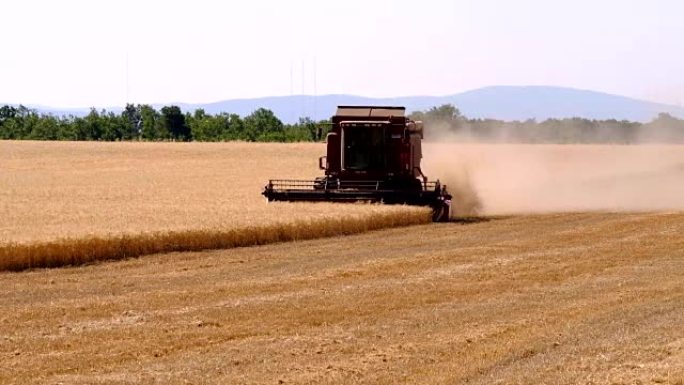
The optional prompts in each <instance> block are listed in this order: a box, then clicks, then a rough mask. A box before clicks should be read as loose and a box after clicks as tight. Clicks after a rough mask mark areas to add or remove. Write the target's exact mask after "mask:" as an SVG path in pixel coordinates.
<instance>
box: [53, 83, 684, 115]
mask: <svg viewBox="0 0 684 385" xmlns="http://www.w3.org/2000/svg"><path fill="white" fill-rule="evenodd" d="M447 103H448V104H453V105H455V106H456V107H458V108H459V109H460V110H461V112H462V113H463V114H464V115H465V116H467V117H469V118H492V119H500V120H509V121H510V120H527V119H536V120H538V121H541V120H546V119H548V118H559V119H560V118H570V117H582V118H588V119H616V120H631V121H639V122H647V121H650V120H652V119H653V118H654V117H655V116H656V115H657V114H658V113H661V112H666V113H669V114H671V115H673V116H676V117H678V118H682V119H684V107H679V106H673V105H667V104H660V103H654V102H649V101H643V100H638V99H633V98H628V97H624V96H618V95H611V94H606V93H602V92H595V91H586V90H578V89H572V88H563V87H544V86H495V87H485V88H480V89H476V90H472V91H467V92H463V93H459V94H454V95H448V96H406V97H397V98H367V97H362V96H354V95H320V96H311V95H293V96H278V97H264V98H255V99H234V100H225V101H221V102H216V103H208V104H184V103H178V104H177V105H179V106H180V107H181V108H182V109H183V110H185V111H193V110H195V109H197V108H203V109H204V110H205V111H207V112H208V113H211V114H215V113H220V112H231V113H237V114H239V115H242V116H244V115H248V114H249V113H251V112H252V111H254V110H255V109H257V108H261V107H263V108H267V109H270V110H272V111H273V112H274V113H275V114H276V116H278V117H279V118H280V119H281V120H283V121H284V122H288V123H292V122H296V121H297V119H298V118H299V117H303V116H308V117H312V118H314V119H316V120H318V119H325V118H329V117H330V115H332V114H333V112H334V111H335V107H336V106H338V105H344V104H350V105H398V106H406V108H407V109H408V110H409V111H417V110H426V109H429V108H431V107H435V106H439V105H442V104H447ZM161 106H162V105H155V107H157V108H159V107H161ZM40 110H41V111H45V112H51V113H54V114H57V115H61V114H75V115H78V114H80V113H87V109H73V110H69V111H59V110H56V109H50V108H45V107H41V108H40ZM107 110H108V111H121V108H112V109H107Z"/></svg>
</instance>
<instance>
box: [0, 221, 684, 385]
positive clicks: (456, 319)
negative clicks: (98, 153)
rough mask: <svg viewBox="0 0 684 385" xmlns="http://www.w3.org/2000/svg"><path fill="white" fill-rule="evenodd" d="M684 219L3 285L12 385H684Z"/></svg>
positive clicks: (343, 245) (3, 366)
mask: <svg viewBox="0 0 684 385" xmlns="http://www.w3.org/2000/svg"><path fill="white" fill-rule="evenodd" d="M682 234H684V214H682V213H661V214H628V213H622V214H607V213H591V214H546V215H530V216H525V215H521V216H508V217H494V218H489V219H482V220H474V221H470V222H460V223H450V224H431V225H424V226H417V227H411V228H400V229H393V230H387V231H377V232H371V233H367V234H362V235H356V236H349V237H338V238H330V239H323V240H316V241H307V242H295V243H287V244H273V245H268V246H261V247H253V248H240V249H233V250H226V251H213V252H201V253H175V254H166V255H155V256H149V257H143V258H140V259H134V260H127V261H121V262H111V263H102V264H98V265H92V266H84V267H77V268H62V269H52V270H36V271H29V272H23V273H0V282H1V283H2V284H1V285H0V383H2V384H60V383H62V384H132V383H144V384H187V383H190V384H340V383H345V384H353V383H366V384H397V383H406V384H459V383H473V384H498V383H500V384H517V383H525V384H542V383H544V384H575V383H583V384H641V383H643V384H649V383H657V384H684V327H683V326H682V325H684V311H683V310H682V309H684V237H683V236H682Z"/></svg>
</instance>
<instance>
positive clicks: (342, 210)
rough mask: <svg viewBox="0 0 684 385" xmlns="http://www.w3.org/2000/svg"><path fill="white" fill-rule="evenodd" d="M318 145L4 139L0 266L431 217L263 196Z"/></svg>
mask: <svg viewBox="0 0 684 385" xmlns="http://www.w3.org/2000/svg"><path fill="white" fill-rule="evenodd" d="M323 151H324V146H322V145H321V144H311V143H308V144H255V143H88V142H80V143H75V142H15V141H3V142H0V165H1V166H2V167H1V171H0V258H2V259H1V260H0V268H4V269H21V268H25V267H29V266H53V265H56V266H60V265H64V264H74V263H83V262H89V261H94V260H100V259H109V258H122V257H125V256H135V255H142V254H148V253H151V252H162V251H174V250H197V249H205V248H212V247H226V246H230V245H235V246H245V245H249V244H260V243H265V242H273V241H281V240H288V239H307V238H312V237H316V236H324V235H332V234H341V233H349V232H358V231H363V229H370V228H380V227H387V226H396V225H399V224H402V223H404V224H412V223H416V222H426V221H428V216H427V215H426V211H425V210H424V209H417V208H408V207H390V206H377V205H367V204H352V205H333V204H326V203H321V204H306V203H299V204H290V203H267V202H266V200H265V198H263V197H262V196H261V195H260V193H261V191H262V189H263V186H264V184H265V183H266V182H267V180H268V179H269V178H313V177H314V176H316V175H318V174H319V173H320V171H319V170H317V162H316V159H317V157H318V156H319V155H320V154H321V153H322V152H323Z"/></svg>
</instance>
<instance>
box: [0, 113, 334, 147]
mask: <svg viewBox="0 0 684 385" xmlns="http://www.w3.org/2000/svg"><path fill="white" fill-rule="evenodd" d="M324 123H325V122H314V121H313V120H311V119H309V118H301V119H299V121H298V122H297V123H295V124H284V123H283V122H282V121H281V120H280V119H278V118H277V117H276V116H275V114H274V113H273V112H272V111H270V110H267V109H264V108H260V109H257V110H256V111H254V112H253V113H251V114H249V115H247V116H245V117H244V118H242V117H240V116H239V115H237V114H230V113H220V114H216V115H212V114H208V113H206V112H205V111H204V110H203V109H197V110H195V111H194V112H193V113H189V112H186V113H183V112H182V111H181V109H180V108H179V107H178V106H165V107H162V108H161V109H160V110H159V111H157V110H156V109H155V108H153V107H152V106H150V105H140V104H139V105H133V104H128V105H126V108H124V110H123V111H122V112H121V113H120V114H116V113H114V112H107V111H105V110H101V111H98V110H96V109H94V108H93V109H91V110H90V112H89V113H88V114H87V115H86V116H75V115H68V116H54V115H51V114H41V113H38V112H37V111H35V110H32V109H29V108H26V107H24V106H19V107H14V106H9V105H5V106H3V107H0V139H17V140H21V139H29V140H78V141H85V140H93V141H122V140H145V141H206V142H217V141H232V140H242V141H250V142H303V141H320V140H322V139H323V138H324V137H325V132H323V129H322V128H321V126H322V125H323V124H324Z"/></svg>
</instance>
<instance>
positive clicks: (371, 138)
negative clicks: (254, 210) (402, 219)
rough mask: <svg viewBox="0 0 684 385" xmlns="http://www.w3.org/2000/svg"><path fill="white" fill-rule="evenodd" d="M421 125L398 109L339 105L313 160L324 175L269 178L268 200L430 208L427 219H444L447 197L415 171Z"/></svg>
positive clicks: (441, 188) (443, 189) (437, 184)
mask: <svg viewBox="0 0 684 385" xmlns="http://www.w3.org/2000/svg"><path fill="white" fill-rule="evenodd" d="M422 139H423V123H422V122H420V121H413V120H411V119H409V118H408V117H406V110H405V108H404V107H372V106H340V107H338V108H337V113H336V114H335V115H334V116H333V117H332V129H331V130H330V133H328V136H327V138H326V143H327V145H326V146H327V153H326V155H325V156H323V157H321V158H320V159H319V167H320V168H321V169H322V170H325V176H323V177H318V178H316V179H315V180H310V181H307V180H270V181H269V182H268V184H267V185H266V187H265V188H264V192H263V195H264V196H265V197H266V198H268V200H269V201H327V202H357V201H369V202H381V203H386V204H408V205H419V206H430V207H432V210H433V215H432V217H433V220H434V221H437V222H444V221H448V220H449V210H450V207H451V195H450V194H449V193H448V192H447V190H446V186H443V185H441V184H440V182H439V181H434V182H430V181H428V178H427V177H426V176H425V175H424V174H423V171H422V170H421V168H420V161H421V159H422V148H421V141H422Z"/></svg>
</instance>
